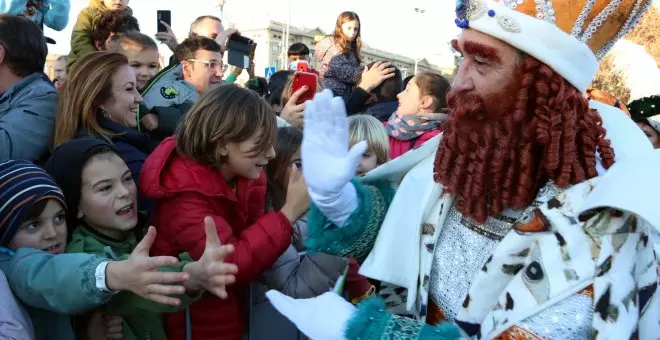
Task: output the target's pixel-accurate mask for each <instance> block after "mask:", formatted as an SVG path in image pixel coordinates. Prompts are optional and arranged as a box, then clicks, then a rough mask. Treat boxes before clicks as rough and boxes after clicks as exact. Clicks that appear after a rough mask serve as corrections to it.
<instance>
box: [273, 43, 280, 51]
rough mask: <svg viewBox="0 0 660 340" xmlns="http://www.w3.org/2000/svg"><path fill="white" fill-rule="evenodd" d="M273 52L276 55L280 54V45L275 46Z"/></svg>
mask: <svg viewBox="0 0 660 340" xmlns="http://www.w3.org/2000/svg"><path fill="white" fill-rule="evenodd" d="M272 50H273V52H275V53H279V52H280V44H273V47H272Z"/></svg>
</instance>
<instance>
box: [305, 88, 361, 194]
mask: <svg viewBox="0 0 660 340" xmlns="http://www.w3.org/2000/svg"><path fill="white" fill-rule="evenodd" d="M305 105H306V108H305V113H304V121H305V133H304V134H303V142H302V151H301V154H302V163H303V167H302V168H303V175H304V176H305V180H306V182H307V185H308V186H309V189H310V192H314V193H316V194H320V195H326V196H332V195H335V194H337V193H339V192H340V191H341V190H342V188H343V187H344V186H345V185H346V184H347V183H348V182H349V181H350V180H351V179H352V178H353V177H355V172H356V170H357V168H358V166H359V165H360V159H361V158H362V154H364V152H365V151H366V150H367V142H366V141H362V142H360V143H357V144H355V145H354V146H353V147H352V148H350V149H349V148H348V139H349V136H348V117H347V116H346V107H345V104H344V101H343V100H342V98H341V97H334V98H333V95H332V91H330V90H324V91H323V92H321V93H317V94H316V95H315V96H314V99H313V100H308V101H307V102H306V103H305Z"/></svg>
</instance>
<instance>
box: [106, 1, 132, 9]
mask: <svg viewBox="0 0 660 340" xmlns="http://www.w3.org/2000/svg"><path fill="white" fill-rule="evenodd" d="M103 4H104V5H105V8H107V9H111V10H115V9H122V10H123V9H124V8H126V7H127V6H128V0H103Z"/></svg>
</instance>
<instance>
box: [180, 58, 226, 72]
mask: <svg viewBox="0 0 660 340" xmlns="http://www.w3.org/2000/svg"><path fill="white" fill-rule="evenodd" d="M188 61H192V62H195V63H202V64H205V65H206V66H207V67H208V68H210V69H214V70H217V69H220V70H221V71H222V70H224V69H225V67H227V65H225V64H224V63H222V62H217V61H212V60H202V59H188Z"/></svg>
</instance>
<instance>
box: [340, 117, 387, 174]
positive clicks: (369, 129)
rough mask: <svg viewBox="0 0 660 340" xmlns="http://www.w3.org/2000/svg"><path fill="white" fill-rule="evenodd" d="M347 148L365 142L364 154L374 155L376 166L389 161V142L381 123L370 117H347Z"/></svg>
mask: <svg viewBox="0 0 660 340" xmlns="http://www.w3.org/2000/svg"><path fill="white" fill-rule="evenodd" d="M348 138H349V141H348V143H349V147H352V146H353V145H355V144H357V143H359V142H361V141H363V140H364V141H367V144H368V145H369V146H368V147H367V151H366V153H368V154H373V155H376V159H377V163H378V165H381V164H385V163H387V161H389V160H390V156H389V153H390V141H389V137H388V136H387V132H386V131H385V127H384V126H383V123H381V122H380V121H379V120H378V119H376V118H375V117H373V116H370V115H355V116H350V117H348Z"/></svg>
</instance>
